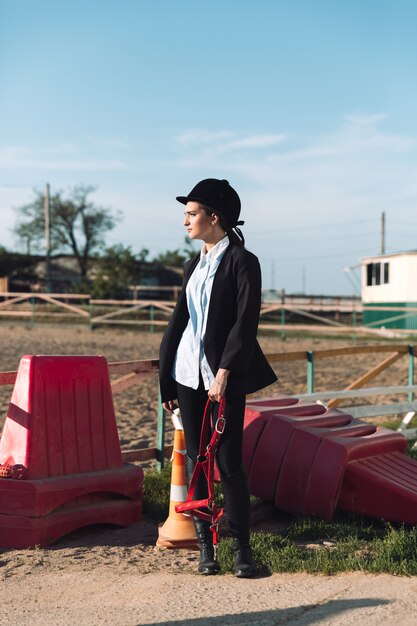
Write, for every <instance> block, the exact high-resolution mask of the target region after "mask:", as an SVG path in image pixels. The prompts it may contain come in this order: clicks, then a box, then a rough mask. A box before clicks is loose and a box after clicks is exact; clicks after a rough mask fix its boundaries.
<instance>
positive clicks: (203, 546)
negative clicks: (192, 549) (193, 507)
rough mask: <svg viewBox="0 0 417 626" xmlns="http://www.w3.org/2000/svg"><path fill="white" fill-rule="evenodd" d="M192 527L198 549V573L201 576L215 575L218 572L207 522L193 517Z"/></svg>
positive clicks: (218, 568)
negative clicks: (194, 530) (195, 534)
mask: <svg viewBox="0 0 417 626" xmlns="http://www.w3.org/2000/svg"><path fill="white" fill-rule="evenodd" d="M194 525H195V529H196V532H197V538H198V547H199V548H200V563H199V564H198V570H197V571H198V573H199V574H202V575H203V576H210V575H212V574H217V573H218V572H219V571H220V567H219V564H218V563H217V561H216V560H215V558H214V546H213V535H212V532H211V530H210V524H209V522H205V521H204V520H201V519H200V518H198V517H194Z"/></svg>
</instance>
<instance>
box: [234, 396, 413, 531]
mask: <svg viewBox="0 0 417 626" xmlns="http://www.w3.org/2000/svg"><path fill="white" fill-rule="evenodd" d="M406 446H407V442H406V439H405V437H404V436H403V435H402V434H401V433H398V432H393V431H391V430H388V429H386V428H380V427H376V426H374V425H372V424H367V423H365V422H361V421H360V420H355V419H353V418H352V416H351V415H349V413H348V412H344V411H340V410H337V409H328V408H327V407H325V406H323V405H321V404H311V403H308V402H303V401H301V400H298V399H296V398H288V397H285V396H277V397H276V398H269V399H266V400H252V401H251V402H249V403H248V405H247V410H246V416H245V429H244V443H243V458H244V464H245V467H246V469H247V472H248V480H249V487H250V491H251V493H252V494H254V495H256V496H258V497H260V498H262V499H264V500H266V501H272V502H274V504H275V506H276V507H278V508H280V509H282V510H284V511H287V512H289V513H301V514H304V515H317V516H320V517H323V518H325V519H330V518H331V517H332V516H333V514H334V512H335V510H336V508H337V507H339V508H341V509H345V510H349V511H353V512H355V513H359V514H361V515H368V516H372V517H381V518H384V519H387V520H391V521H395V522H404V523H409V524H416V523H417V462H416V461H414V460H412V459H410V458H409V457H407V456H405V454H404V451H405V449H406Z"/></svg>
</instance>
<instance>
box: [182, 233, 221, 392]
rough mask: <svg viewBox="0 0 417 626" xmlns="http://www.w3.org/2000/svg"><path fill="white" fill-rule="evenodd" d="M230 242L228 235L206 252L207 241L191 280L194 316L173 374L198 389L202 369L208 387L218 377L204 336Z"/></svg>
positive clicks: (190, 309) (189, 300)
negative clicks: (220, 270)
mask: <svg viewBox="0 0 417 626" xmlns="http://www.w3.org/2000/svg"><path fill="white" fill-rule="evenodd" d="M228 245H229V237H227V236H226V237H223V239H221V240H220V241H219V242H218V243H217V244H216V245H215V246H213V247H212V248H211V250H210V251H209V252H206V247H205V245H203V247H202V249H201V253H200V261H199V262H198V264H197V265H196V268H195V270H194V271H193V273H192V274H191V277H190V280H189V281H188V283H187V288H186V296H187V306H188V312H189V314H190V319H189V320H188V324H187V327H186V329H185V330H184V332H183V335H182V337H181V341H180V343H179V345H178V350H177V354H176V357H175V360H174V366H173V369H172V377H173V378H174V380H176V381H177V382H178V383H180V384H181V385H184V386H185V387H191V389H198V386H199V382H200V372H201V376H202V378H203V381H204V388H205V389H209V388H210V385H211V384H212V382H213V380H214V374H213V372H212V371H211V368H210V366H209V364H208V361H207V358H206V355H205V354H204V338H205V334H206V326H207V314H208V309H209V304H210V296H211V290H212V288H213V280H214V276H215V274H216V271H217V268H218V267H219V264H220V261H221V260H222V257H223V255H224V253H225V250H226V248H227V246H228Z"/></svg>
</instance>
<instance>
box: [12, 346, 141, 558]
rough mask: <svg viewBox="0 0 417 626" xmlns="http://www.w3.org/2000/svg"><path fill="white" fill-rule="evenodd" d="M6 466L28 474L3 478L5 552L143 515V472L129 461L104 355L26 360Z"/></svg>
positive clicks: (15, 397) (19, 381) (15, 398)
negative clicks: (124, 459)
mask: <svg viewBox="0 0 417 626" xmlns="http://www.w3.org/2000/svg"><path fill="white" fill-rule="evenodd" d="M0 464H1V465H3V467H7V468H9V467H12V468H13V467H15V466H21V473H22V476H24V477H25V478H24V479H22V480H13V479H10V478H0V544H1V546H3V547H19V548H20V547H29V546H33V545H36V544H39V545H45V543H49V542H50V541H52V540H55V539H57V538H58V537H60V536H62V535H63V534H65V533H67V532H69V530H74V529H75V528H79V527H81V526H85V525H88V524H95V523H99V522H100V523H107V522H112V523H115V524H118V525H128V524H130V523H132V521H138V520H139V519H140V517H141V510H142V501H141V498H142V489H143V478H144V476H143V470H142V469H141V468H139V467H136V466H134V465H129V464H127V465H123V463H122V456H121V450H120V444H119V438H118V433H117V425H116V419H115V415H114V408H113V400H112V395H111V386H110V379H109V373H108V366H107V362H106V360H105V358H104V357H102V356H80V357H76V356H69V357H66V356H65V357H64V356H25V357H23V358H22V360H21V362H20V365H19V371H18V375H17V379H16V383H15V387H14V390H13V393H12V398H11V402H10V406H9V410H8V412H7V416H6V420H5V424H4V428H3V433H2V438H1V441H0ZM9 474H10V472H8V473H6V475H9ZM13 528H14V531H13Z"/></svg>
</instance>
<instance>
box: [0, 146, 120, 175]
mask: <svg viewBox="0 0 417 626" xmlns="http://www.w3.org/2000/svg"><path fill="white" fill-rule="evenodd" d="M0 168H4V169H8V170H13V169H15V170H16V169H31V170H34V169H35V170H36V169H37V170H41V169H42V170H54V171H57V170H60V171H78V170H79V171H88V172H101V171H121V170H129V169H131V166H130V165H129V164H128V163H127V161H126V160H124V159H120V158H110V159H109V158H101V157H100V156H96V155H94V156H91V157H89V156H87V150H86V149H84V148H82V147H81V146H78V145H75V144H61V145H57V146H50V147H46V148H42V149H39V148H37V149H35V148H32V147H30V146H0Z"/></svg>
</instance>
